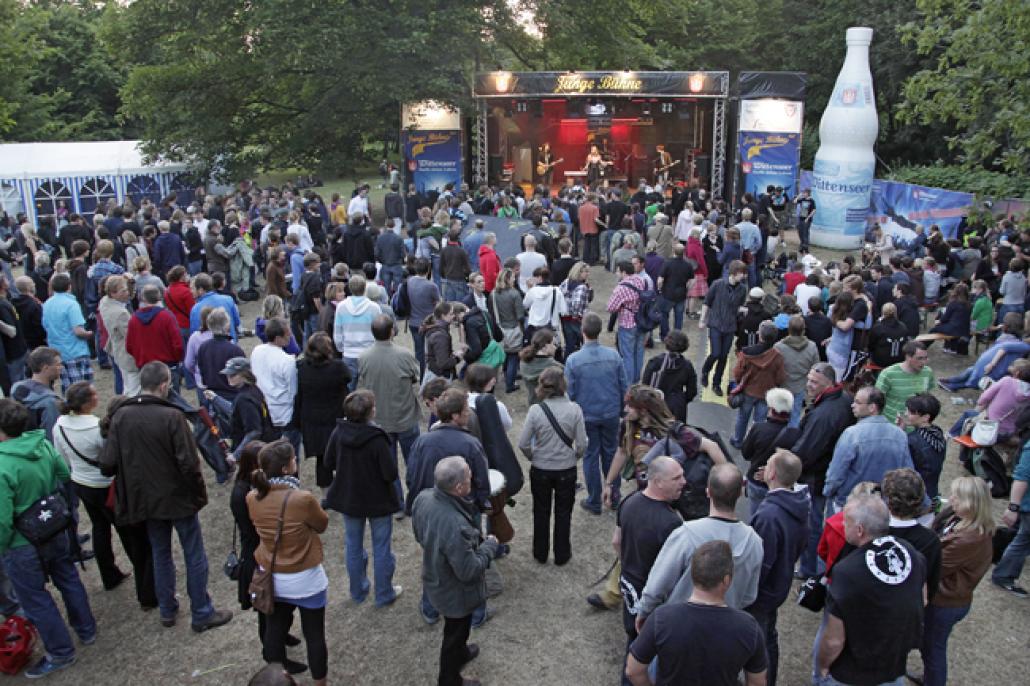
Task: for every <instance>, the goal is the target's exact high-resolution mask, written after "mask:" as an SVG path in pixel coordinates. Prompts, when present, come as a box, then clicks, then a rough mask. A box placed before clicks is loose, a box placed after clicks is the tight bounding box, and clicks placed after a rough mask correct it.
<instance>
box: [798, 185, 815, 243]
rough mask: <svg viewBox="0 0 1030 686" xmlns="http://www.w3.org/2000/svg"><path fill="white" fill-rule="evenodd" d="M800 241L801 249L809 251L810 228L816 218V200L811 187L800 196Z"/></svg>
mask: <svg viewBox="0 0 1030 686" xmlns="http://www.w3.org/2000/svg"><path fill="white" fill-rule="evenodd" d="M797 205H798V241H799V242H800V243H801V250H803V251H804V252H808V240H809V238H808V237H809V229H811V228H812V220H813V219H814V218H815V200H813V199H812V191H811V189H809V188H806V189H804V190H803V191H801V197H800V198H798V201H797Z"/></svg>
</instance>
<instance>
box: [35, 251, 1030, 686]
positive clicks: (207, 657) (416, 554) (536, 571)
mask: <svg viewBox="0 0 1030 686" xmlns="http://www.w3.org/2000/svg"><path fill="white" fill-rule="evenodd" d="M819 256H820V258H821V259H823V260H824V261H825V260H826V258H827V257H831V254H830V253H824V254H820V255H819ZM836 256H837V257H839V256H840V255H839V254H837V255H836ZM591 279H592V281H594V284H595V289H596V291H597V297H596V299H595V301H594V303H593V305H592V309H593V310H594V311H598V312H602V311H603V309H604V304H605V302H606V300H607V296H608V294H609V293H610V291H611V288H612V287H613V286H614V277H613V276H612V275H611V274H608V273H607V272H604V271H603V269H596V270H592V272H591ZM257 313H258V305H257V304H256V303H248V304H245V305H244V307H243V319H244V322H245V326H252V325H253V322H254V318H255V317H256V316H257ZM687 330H688V331H689V334H690V341H691V349H690V351H689V352H688V356H689V357H690V359H695V358H696V356H697V354H698V345H699V344H700V335H699V333H700V332H699V331H698V328H697V325H696V323H695V322H688V326H687ZM398 342H399V343H401V344H403V345H408V346H410V345H411V339H410V336H408V334H407V333H402V334H401V336H400V337H399V339H398ZM603 342H604V343H605V344H607V345H614V336H613V335H611V334H605V335H604V339H603ZM255 343H256V339H254V338H248V339H244V341H243V345H244V347H245V348H247V349H248V350H249V349H250V348H252V347H253V346H254V345H255ZM658 352H661V346H660V345H659V346H657V347H656V349H655V350H652V351H648V354H649V356H650V355H651V354H655V353H658ZM930 359H931V366H932V367H933V369H934V371H935V373H936V374H937V376H938V378H940V377H942V376H946V375H950V374H952V373H954V372H955V371H957V370H958V369H960V368H961V367H963V366H965V365H966V364H968V363H969V361H970V359H971V358H959V359H955V358H950V357H948V356H945V355H943V354H941V353H940V352H939V348H938V349H934V350H932V351H931V358H930ZM97 376H98V378H97V385H98V387H99V388H100V390H101V394H102V396H103V397H104V398H106V397H109V395H110V394H111V392H112V377H111V373H110V372H105V371H99V372H98V375H97ZM938 394H939V397H940V399H941V401H942V403H943V408H944V409H943V416H942V417H941V418H940V419H939V424H940V425H941V426H942V427H944V428H945V429H946V428H947V427H949V426H950V425H951V423H952V422H953V421H954V420H955V418H956V417H957V416H958V414H959V413H960V412H961V411H962V410H963V409H966V408H968V407H969V405H968V404H962V405H955V404H953V402H952V400H951V397H950V396H949V397H945V396H946V394H943V393H941V392H940V391H938ZM956 397H961V398H963V399H964V401H965V402H966V403H970V402H972V401H974V400H975V394H974V393H973V392H971V391H967V392H964V393H962V394H961V395H957V396H956ZM499 398H501V399H502V400H503V401H504V402H505V403H506V404H507V406H508V408H509V409H510V410H511V411H512V415H513V417H514V419H515V425H514V427H513V428H512V430H511V432H510V437H511V439H512V441H513V442H514V441H515V440H516V439H517V436H518V433H519V431H520V430H521V426H522V420H523V418H524V416H525V411H526V398H525V392H524V391H519V392H517V393H515V394H513V395H511V396H508V395H505V394H503V393H499ZM423 428H424V425H423ZM730 431H732V426H726V427H725V428H724V433H725V434H726V435H727V436H728V434H729V432H730ZM527 468H528V465H527ZM207 475H208V489H209V498H210V503H209V504H208V506H207V507H206V508H204V510H202V511H201V513H200V516H201V521H202V525H203V532H204V539H205V545H206V549H207V554H208V561H209V565H210V579H209V585H208V587H209V592H210V594H211V596H212V598H213V599H214V602H215V605H216V606H217V607H219V608H227V609H232V610H233V611H234V612H235V613H236V616H235V617H234V618H233V621H232V622H231V623H230V624H229V625H227V626H225V627H223V628H219V629H215V630H212V631H209V632H207V633H204V634H195V633H193V632H192V631H191V630H190V627H189V621H188V617H189V614H188V598H187V597H186V591H185V579H184V577H183V564H182V559H181V554H180V553H179V549H178V547H177V546H173V548H174V549H175V551H176V564H177V566H178V571H179V580H178V581H179V583H178V592H179V594H180V596H181V602H182V604H183V612H182V613H180V621H179V624H178V625H177V626H176V627H174V628H171V629H164V628H162V627H161V626H160V624H159V623H158V617H157V613H156V612H152V613H147V614H145V613H143V612H142V611H140V610H139V608H138V607H137V605H136V603H135V596H134V594H133V590H132V588H131V583H128V584H124V585H122V586H121V587H120V588H118V589H116V590H114V591H111V592H105V591H104V590H103V589H102V586H101V583H100V577H99V574H98V573H97V570H96V565H95V564H91V563H88V564H87V569H86V571H85V572H84V573H82V578H83V582H84V583H85V585H86V588H87V590H88V591H89V594H90V600H91V603H92V606H93V610H94V613H95V614H96V617H97V621H98V625H99V637H98V639H97V643H96V644H95V645H94V646H91V647H82V648H81V649H80V650H79V652H78V659H79V663H78V664H77V665H75V666H74V667H73V668H71V669H69V670H67V671H64V672H61V673H59V674H56V675H54V676H52V677H50V678H49V679H48V680H47V681H48V682H52V683H54V684H55V685H59V684H69V685H70V684H84V683H122V684H149V685H150V686H163V685H166V684H196V685H197V686H202V685H204V684H245V683H246V682H247V680H248V679H249V677H250V675H252V674H253V673H254V672H256V671H257V670H258V669H260V667H261V666H262V660H261V652H260V645H259V642H258V639H257V617H256V615H255V614H254V613H253V612H240V610H239V607H238V605H237V603H236V583H235V582H231V581H229V580H228V579H226V578H225V576H224V575H223V574H222V571H221V565H222V563H223V561H224V560H225V557H226V554H227V553H228V551H229V548H230V543H231V539H232V529H233V526H232V519H231V515H230V512H229V504H228V497H229V488H228V487H226V486H218V485H216V484H215V481H214V477H213V474H212V473H211V472H210V471H209V470H207ZM958 475H960V468H959V465H958V462H957V459H956V452H955V451H954V449H952V448H949V453H948V462H947V465H946V467H945V473H944V478H943V481H942V484H945V485H946V484H947V483H948V482H949V481H950V480H951V479H952V478H954V477H955V476H958ZM301 478H302V481H303V482H305V483H307V484H311V485H312V487H313V486H314V464H313V463H312V462H311V461H304V462H302V465H301ZM942 490H946V489H945V488H943V487H942ZM528 491H529V488H528V485H527V486H526V488H525V490H524V491H523V492H522V493H520V494H519V496H518V497H517V506H516V507H515V508H514V509H509V516H510V517H511V519H512V522H513V524H514V525H515V528H516V538H515V540H514V541H513V545H512V554H511V555H510V556H509V557H507V558H505V559H503V560H501V561H500V562H499V563H498V565H497V566H498V569H499V571H500V573H501V575H502V576H503V579H504V591H503V593H502V594H501V595H500V596H498V597H497V598H495V599H493V600H491V601H490V605H491V607H493V608H495V609H496V610H497V615H496V617H494V618H493V619H492V620H491V621H490V622H489V623H487V624H486V625H485V626H484V627H483V628H481V629H479V630H476V631H474V632H473V635H472V640H473V641H475V642H478V643H479V644H480V646H481V648H482V653H481V655H480V656H479V658H478V659H477V660H476V661H475V662H473V663H472V664H471V665H469V666H468V668H467V670H466V675H468V676H474V677H477V678H480V679H482V681H483V683H484V684H487V685H490V686H496V685H499V684H505V685H506V686H522V685H526V686H529V685H533V686H536V685H538V684H543V683H562V684H570V685H580V684H582V685H588V684H589V685H595V684H612V685H614V684H618V683H619V670H620V665H621V660H622V656H623V650H624V646H625V634H624V632H623V629H622V620H621V616H620V614H619V613H617V612H599V611H597V610H594V609H592V608H591V607H590V606H588V605H587V604H586V602H585V601H584V598H585V597H586V595H587V594H588V593H590V592H591V591H592V590H594V589H592V588H591V584H592V583H593V582H594V581H595V580H597V579H598V577H600V576H601V575H602V574H603V573H604V572H605V570H606V569H607V568H608V566H609V564H610V563H611V562H612V560H613V551H612V548H611V544H610V541H611V534H612V528H613V526H614V521H615V519H614V515H613V514H612V513H610V512H606V513H605V514H603V515H602V516H600V517H594V516H591V515H589V514H587V513H585V512H584V511H583V510H582V509H580V508H579V507H576V508H575V510H574V513H573V523H572V544H573V557H572V560H571V562H569V564H567V565H565V566H564V567H560V568H559V567H555V566H554V565H553V564H550V563H549V564H546V565H540V564H538V563H537V562H535V561H534V560H533V558H532V556H531V554H530V550H529V543H530V535H531V517H532V502H531V497H530V495H529V492H528ZM995 508H996V510H997V512H998V514H999V516H1000V513H1001V511H1002V508H1003V501H995ZM82 516H83V525H82V530H83V531H88V526H89V525H88V524H87V523H86V522H87V516H86V514H85V512H84V511H83V513H82ZM322 540H323V544H324V546H325V553H326V559H325V566H326V570H327V573H328V575H329V579H330V582H331V583H330V591H329V608H328V611H327V614H326V623H327V627H326V631H327V636H328V642H329V655H330V658H329V659H330V663H329V681H330V682H331V683H333V684H353V685H362V686H363V685H372V684H376V685H383V686H406V685H408V684H432V683H434V682H435V678H436V670H437V664H438V662H437V656H438V651H439V647H440V640H441V632H442V629H441V625H440V624H438V625H436V626H432V627H430V626H427V625H426V624H425V623H424V622H423V621H422V619H421V618H420V616H419V612H418V597H419V592H420V582H419V574H420V564H421V558H420V549H419V548H418V546H417V544H416V543H415V542H414V539H413V536H412V533H411V524H410V520H407V519H406V520H404V521H402V522H399V523H395V526H394V534H393V550H394V553H395V554H396V556H397V572H396V576H395V579H394V583H397V584H401V585H402V586H403V587H404V593H403V595H402V596H401V597H400V598H399V599H398V601H397V602H396V603H395V604H394V605H393V606H391V607H389V608H386V609H376V608H375V607H374V606H373V604H372V603H371V602H366V603H365V604H363V605H361V606H357V605H355V604H354V603H353V602H352V601H351V600H350V598H349V595H348V593H347V577H346V571H345V568H344V565H343V526H342V521H341V517H340V515H338V514H335V513H334V514H332V516H331V519H330V526H329V529H328V531H327V532H326V533H325V534H324V536H323V537H322ZM117 557H118V560H119V563H120V564H121V565H122V567H123V569H125V570H129V569H130V567H129V564H128V560H127V559H126V557H125V555H124V554H123V553H122V552H121V551H120V549H119V550H118V552H117ZM370 572H371V570H370ZM1023 581H1024V586H1025V585H1028V584H1030V575H1028V574H1024V576H1023ZM1028 620H1030V601H1026V600H1019V599H1016V598H1015V597H1014V596H1012V595H1010V594H1008V593H1006V592H1004V591H1002V590H999V589H997V588H995V587H994V586H992V585H991V584H990V583H989V582H987V581H985V582H984V583H982V584H981V585H980V587H979V588H978V589H977V592H976V596H975V600H974V603H973V608H972V612H971V613H970V615H969V617H967V618H966V619H965V620H964V621H963V622H961V623H960V624H959V625H958V626H957V628H956V629H955V631H954V634H953V636H952V640H951V643H950V651H949V652H950V660H949V662H950V666H951V683H954V684H1006V683H1008V684H1015V683H1026V681H1025V679H1026V672H1027V668H1028V667H1030V658H1028V657H1027V656H1028V654H1030V653H1028V650H1027V648H1028V640H1027V638H1026V627H1027V626H1028ZM818 621H819V617H818V616H817V615H815V614H814V613H811V612H808V611H807V610H804V609H800V608H798V606H797V605H795V604H794V602H793V596H792V597H791V599H789V600H788V601H787V603H786V604H785V606H784V607H783V608H782V610H781V612H780V618H779V633H780V683H781V684H791V685H793V684H807V683H810V676H809V674H810V670H811V650H812V639H813V637H814V636H815V631H816V628H817V625H818ZM296 628H297V631H296V633H298V634H299V622H298V623H297V627H296ZM699 640H704V639H703V637H699ZM291 657H292V658H293V659H296V660H302V661H306V659H305V655H304V650H303V647H301V648H296V649H292V650H291ZM910 664H911V666H912V667H914V668H915V669H916V671H921V665H920V664H919V661H918V654H917V653H913V657H912V659H911V660H910ZM1021 674H1022V675H1023V676H1020V675H1021ZM302 677H308V675H307V674H305V675H302ZM300 681H301V683H305V682H307V681H309V678H302V679H301V680H300Z"/></svg>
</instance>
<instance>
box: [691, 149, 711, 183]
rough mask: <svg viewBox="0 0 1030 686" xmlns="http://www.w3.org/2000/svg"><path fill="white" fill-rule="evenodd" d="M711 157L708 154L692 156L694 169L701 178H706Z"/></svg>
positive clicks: (709, 168)
mask: <svg viewBox="0 0 1030 686" xmlns="http://www.w3.org/2000/svg"><path fill="white" fill-rule="evenodd" d="M711 164H712V158H711V157H710V156H708V155H698V156H697V157H695V158H694V171H695V172H697V175H698V176H699V177H701V178H704V179H707V178H708V176H709V174H710V170H711Z"/></svg>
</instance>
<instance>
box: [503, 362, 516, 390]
mask: <svg viewBox="0 0 1030 686" xmlns="http://www.w3.org/2000/svg"><path fill="white" fill-rule="evenodd" d="M518 374H519V354H518V353H504V390H505V392H507V393H511V392H513V391H514V390H515V377H516V376H518Z"/></svg>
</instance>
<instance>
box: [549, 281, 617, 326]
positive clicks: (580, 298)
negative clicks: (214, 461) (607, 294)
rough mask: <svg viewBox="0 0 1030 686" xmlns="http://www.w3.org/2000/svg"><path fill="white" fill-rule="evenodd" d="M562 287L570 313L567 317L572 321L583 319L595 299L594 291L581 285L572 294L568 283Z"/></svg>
mask: <svg viewBox="0 0 1030 686" xmlns="http://www.w3.org/2000/svg"><path fill="white" fill-rule="evenodd" d="M562 286H563V288H562V295H564V296H565V305H566V306H567V307H568V310H569V313H568V314H567V315H565V316H567V317H569V318H570V319H582V318H583V313H584V312H586V310H587V305H589V304H590V301H591V300H593V299H594V290H593V289H592V288H590V286H588V285H586V284H585V283H580V284H579V285H577V286H576V287H575V288H574V289H572V292H571V293H570V292H569V282H568V281H565V282H564V283H563V284H562ZM634 295H635V294H634Z"/></svg>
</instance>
